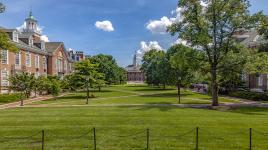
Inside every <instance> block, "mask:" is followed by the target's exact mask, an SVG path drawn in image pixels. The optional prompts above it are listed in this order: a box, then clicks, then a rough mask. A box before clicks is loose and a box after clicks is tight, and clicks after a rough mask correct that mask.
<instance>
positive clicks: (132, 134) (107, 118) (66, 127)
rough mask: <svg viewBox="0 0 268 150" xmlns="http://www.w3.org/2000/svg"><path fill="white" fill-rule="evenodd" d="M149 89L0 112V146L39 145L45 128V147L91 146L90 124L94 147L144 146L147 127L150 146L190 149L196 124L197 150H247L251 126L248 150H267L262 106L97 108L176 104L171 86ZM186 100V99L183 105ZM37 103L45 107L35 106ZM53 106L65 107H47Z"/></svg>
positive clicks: (266, 112) (16, 149) (13, 149)
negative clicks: (197, 132) (86, 102)
mask: <svg viewBox="0 0 268 150" xmlns="http://www.w3.org/2000/svg"><path fill="white" fill-rule="evenodd" d="M147 88H148V90H139V89H147ZM118 89H120V90H118ZM153 89H154V88H150V87H144V86H140V87H132V86H131V87H128V86H120V87H111V88H107V89H105V91H104V92H101V93H99V92H94V95H95V96H97V98H92V99H91V101H90V104H89V106H86V105H85V99H84V95H85V93H76V94H71V95H67V96H65V97H62V98H58V99H57V100H49V101H45V102H42V103H41V102H39V103H35V104H33V105H28V107H25V108H16V109H5V110H0V113H1V115H0V135H1V137H0V149H3V150H6V149H10V150H20V149H21V150H26V149H36V150H38V149H41V142H40V141H41V130H44V131H45V149H46V150H54V149H56V150H58V149H60V150H80V149H93V148H94V147H93V131H92V128H93V127H95V128H96V139H97V149H98V150H129V149H140V150H142V149H145V148H146V132H147V131H146V129H149V137H150V138H149V146H150V149H152V150H175V149H176V150H177V149H182V150H193V149H195V140H196V127H199V149H201V150H215V149H217V150H246V149H249V128H251V127H252V128H253V136H252V137H253V149H254V150H264V149H268V143H267V142H266V141H267V140H268V134H266V132H268V120H267V117H268V109H266V108H239V109H233V110H228V109H221V110H209V109H192V108H178V107H172V106H169V107H167V106H163V107H160V106H159V107H156V106H147V105H144V106H135V107H134V106H132V107H130V106H128V107H127V106H116V107H110V106H102V105H103V104H106V105H108V104H134V103H139V104H151V103H160V104H161V103H176V100H177V99H176V95H174V93H176V90H175V89H172V88H171V89H169V90H165V91H163V90H160V89H158V88H155V90H153ZM122 91H125V92H122ZM137 91H138V94H137V93H136V92H137ZM143 94H145V95H143ZM147 94H149V95H147ZM150 94H153V95H151V96H150ZM183 94H185V95H184V97H183V98H184V99H185V98H195V99H201V100H202V99H204V100H208V99H209V97H208V96H206V95H199V94H196V93H192V92H189V91H185V92H184V93H183ZM79 96H80V97H79ZM125 96H129V97H125ZM116 97H117V98H116ZM118 97H122V98H118ZM101 98H103V99H101ZM94 99H95V100H94ZM97 99H99V100H97ZM188 100H190V99H185V103H186V101H188ZM74 101H75V103H74ZM226 101H232V100H226ZM63 102H64V103H63ZM192 102H193V103H194V102H195V101H194V100H192ZM40 105H45V106H46V107H43V108H34V106H40ZM56 105H57V106H60V105H63V106H65V107H52V106H56ZM72 105H82V106H72ZM90 105H91V106H90ZM31 107H32V108H31ZM29 136H30V137H29Z"/></svg>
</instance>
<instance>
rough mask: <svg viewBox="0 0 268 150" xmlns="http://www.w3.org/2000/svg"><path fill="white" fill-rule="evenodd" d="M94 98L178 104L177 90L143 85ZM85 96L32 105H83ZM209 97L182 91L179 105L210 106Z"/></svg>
mask: <svg viewBox="0 0 268 150" xmlns="http://www.w3.org/2000/svg"><path fill="white" fill-rule="evenodd" d="M91 94H93V95H94V96H95V98H90V105H98V104H100V105H104V104H178V96H177V90H176V88H174V87H168V88H167V89H165V90H164V89H162V88H159V87H148V86H145V85H139V86H137V85H125V86H111V87H106V88H103V89H102V92H98V91H96V90H92V91H91V92H90V95H91ZM219 101H220V102H221V103H226V102H231V103H239V101H238V100H234V99H227V98H224V97H220V98H219ZM85 102H86V94H85V93H84V92H76V93H71V94H68V95H67V96H64V97H59V98H57V99H56V100H54V99H52V100H47V101H41V102H37V103H33V104H32V105H38V104H46V105H84V104H85ZM210 103H211V97H210V96H208V95H203V94H198V93H194V92H191V91H188V90H182V97H181V104H210Z"/></svg>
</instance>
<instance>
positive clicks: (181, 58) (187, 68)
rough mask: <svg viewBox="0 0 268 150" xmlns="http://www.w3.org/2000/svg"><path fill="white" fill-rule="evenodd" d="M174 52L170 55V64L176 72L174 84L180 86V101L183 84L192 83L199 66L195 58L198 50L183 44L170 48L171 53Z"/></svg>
mask: <svg viewBox="0 0 268 150" xmlns="http://www.w3.org/2000/svg"><path fill="white" fill-rule="evenodd" d="M171 51H172V52H173V53H174V52H175V53H174V54H173V55H172V56H171V57H170V60H169V62H170V64H171V68H172V70H170V71H171V72H173V73H174V75H175V76H174V77H175V78H174V77H173V78H174V79H172V81H173V84H175V85H176V86H177V88H178V100H179V101H178V102H179V103H180V100H181V91H180V90H181V86H182V85H186V84H189V83H191V81H193V78H194V72H195V70H196V68H197V64H198V63H197V61H194V59H196V58H197V52H196V51H194V50H193V49H192V48H189V47H186V46H183V45H175V46H172V47H171V48H170V49H169V52H168V53H169V54H170V53H172V52H171Z"/></svg>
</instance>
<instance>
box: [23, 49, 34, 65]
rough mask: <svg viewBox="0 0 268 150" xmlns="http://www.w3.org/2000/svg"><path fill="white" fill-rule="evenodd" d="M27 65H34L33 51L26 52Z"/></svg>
mask: <svg viewBox="0 0 268 150" xmlns="http://www.w3.org/2000/svg"><path fill="white" fill-rule="evenodd" d="M25 60H26V66H27V67H31V66H32V65H31V53H30V52H29V51H28V52H26V59H25Z"/></svg>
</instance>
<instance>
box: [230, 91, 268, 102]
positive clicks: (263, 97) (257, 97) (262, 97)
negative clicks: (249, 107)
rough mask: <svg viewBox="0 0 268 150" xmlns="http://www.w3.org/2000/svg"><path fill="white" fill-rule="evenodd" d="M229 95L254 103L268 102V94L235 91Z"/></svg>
mask: <svg viewBox="0 0 268 150" xmlns="http://www.w3.org/2000/svg"><path fill="white" fill-rule="evenodd" d="M229 95H230V96H232V97H237V98H242V99H248V100H254V101H268V95H267V93H258V92H250V91H233V92H229Z"/></svg>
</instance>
